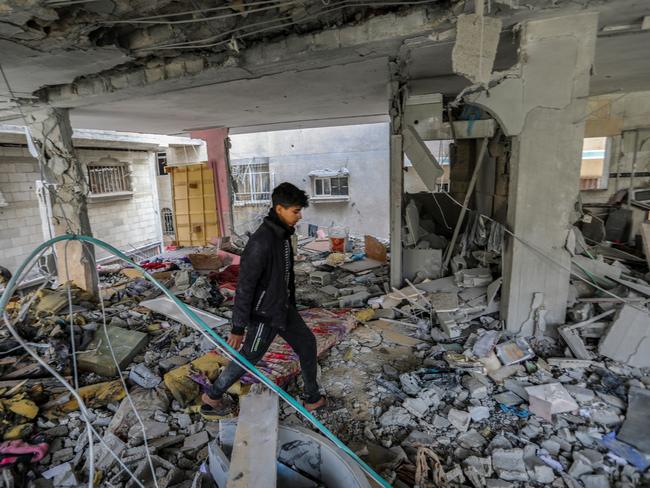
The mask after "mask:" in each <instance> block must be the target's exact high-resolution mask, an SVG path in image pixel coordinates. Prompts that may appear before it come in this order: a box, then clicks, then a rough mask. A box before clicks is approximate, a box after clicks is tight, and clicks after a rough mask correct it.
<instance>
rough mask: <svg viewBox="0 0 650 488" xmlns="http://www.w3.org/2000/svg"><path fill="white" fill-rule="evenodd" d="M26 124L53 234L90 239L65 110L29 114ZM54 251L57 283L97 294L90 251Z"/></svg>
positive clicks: (77, 245)
mask: <svg viewBox="0 0 650 488" xmlns="http://www.w3.org/2000/svg"><path fill="white" fill-rule="evenodd" d="M27 122H28V124H29V128H30V129H31V133H32V135H33V137H34V142H35V145H36V146H38V149H39V164H40V165H41V167H42V168H43V172H44V176H45V180H46V182H47V184H46V187H47V189H48V191H49V195H50V201H51V208H50V211H51V214H50V215H49V218H50V220H51V221H52V227H53V228H54V232H55V234H56V235H57V236H59V235H64V234H80V235H86V236H91V235H92V232H91V229H90V220H89V219H88V205H87V197H88V193H89V189H88V182H87V179H86V175H85V173H84V167H83V165H82V164H81V161H80V160H79V158H78V156H77V153H76V150H75V148H74V146H73V145H72V127H71V126H70V116H69V112H68V110H67V109H61V108H52V107H48V108H46V109H43V110H40V111H38V112H33V113H31V114H29V116H28V117H27ZM55 251H56V256H57V272H58V275H59V282H60V283H66V282H68V281H72V282H74V284H76V285H77V286H79V287H80V288H82V289H84V290H86V291H89V292H91V293H93V294H97V290H98V283H97V273H96V269H95V250H94V247H93V246H92V245H90V244H87V243H81V242H79V241H64V242H60V243H57V244H56V248H55Z"/></svg>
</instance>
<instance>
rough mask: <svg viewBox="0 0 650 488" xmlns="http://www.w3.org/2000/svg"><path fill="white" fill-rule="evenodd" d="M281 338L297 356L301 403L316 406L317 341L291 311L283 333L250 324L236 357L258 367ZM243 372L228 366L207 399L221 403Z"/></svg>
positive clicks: (259, 323) (240, 368)
mask: <svg viewBox="0 0 650 488" xmlns="http://www.w3.org/2000/svg"><path fill="white" fill-rule="evenodd" d="M276 335H280V337H282V338H283V339H284V340H285V341H287V343H288V344H289V345H290V346H291V348H292V349H293V350H294V351H295V352H296V354H297V355H298V359H299V360H300V368H301V370H302V378H303V380H304V382H305V391H304V399H305V401H306V402H307V403H315V402H317V401H318V400H319V399H320V396H321V395H320V389H319V387H318V382H317V381H316V373H317V368H318V357H317V354H316V337H314V333H313V332H312V331H311V330H309V327H307V324H305V321H304V320H303V319H302V317H301V316H300V314H299V313H298V311H297V310H296V309H295V308H294V307H291V309H290V310H289V314H288V315H287V325H286V328H285V329H284V330H279V329H276V328H273V327H271V326H269V325H267V324H264V323H262V322H258V323H254V324H251V325H250V326H249V327H248V328H247V329H246V337H245V338H244V343H243V345H242V348H241V350H240V351H239V353H240V354H241V355H242V356H244V357H245V358H246V359H248V360H249V361H250V362H251V363H253V364H257V362H258V361H259V360H260V359H262V357H263V356H264V354H265V353H266V351H267V350H268V349H269V346H270V345H271V343H272V342H273V339H275V336H276ZM245 372H246V371H245V370H244V368H242V367H241V366H239V364H237V363H236V362H235V361H231V362H230V363H228V365H227V366H226V368H225V369H224V370H223V371H222V372H221V374H220V375H219V377H218V378H217V379H216V381H215V382H214V383H213V384H212V387H211V388H210V391H209V392H208V396H209V397H210V398H213V399H215V400H216V399H220V398H221V397H222V396H223V394H224V393H225V392H226V391H227V390H228V388H230V387H231V386H232V385H233V384H234V383H235V382H236V381H237V380H238V379H239V378H241V377H242V376H243V375H244V373H245Z"/></svg>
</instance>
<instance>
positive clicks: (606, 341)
mask: <svg viewBox="0 0 650 488" xmlns="http://www.w3.org/2000/svg"><path fill="white" fill-rule="evenodd" d="M649 313H650V311H649V310H645V311H644V310H642V309H641V310H640V309H637V308H633V307H632V306H630V305H624V306H623V307H622V308H621V309H620V310H619V312H618V313H617V314H616V316H615V317H614V320H613V321H612V325H611V326H610V328H609V330H608V331H607V334H606V335H605V336H604V337H603V338H602V340H601V341H600V345H599V346H598V352H599V353H600V354H602V355H603V356H607V357H608V358H611V359H614V360H615V361H620V362H624V363H626V364H628V365H630V366H632V367H635V368H648V367H650V327H648V318H649V315H648V314H649Z"/></svg>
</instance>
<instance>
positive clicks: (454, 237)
mask: <svg viewBox="0 0 650 488" xmlns="http://www.w3.org/2000/svg"><path fill="white" fill-rule="evenodd" d="M487 144H488V138H487V137H484V138H483V143H482V144H481V150H480V151H479V154H478V158H477V159H476V166H475V167H474V172H473V173H472V178H471V179H470V180H469V186H468V187H467V193H466V194H465V200H463V206H462V208H461V209H460V214H459V215H458V221H457V222H456V227H455V228H454V233H453V235H452V237H451V241H449V247H448V248H447V252H446V254H445V259H444V261H443V263H442V272H443V273H444V272H445V270H446V269H447V267H448V266H449V261H450V260H451V254H452V253H453V252H454V246H455V245H456V240H457V239H458V234H459V233H460V228H461V226H462V225H463V220H464V219H465V213H467V205H468V204H469V199H470V198H471V197H472V193H474V187H475V186H476V180H477V179H478V174H479V172H480V171H481V167H482V166H483V160H484V159H485V152H486V150H487Z"/></svg>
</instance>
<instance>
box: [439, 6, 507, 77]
mask: <svg viewBox="0 0 650 488" xmlns="http://www.w3.org/2000/svg"><path fill="white" fill-rule="evenodd" d="M500 35H501V19H499V18H496V17H487V16H485V15H483V13H480V14H463V15H460V16H459V17H458V22H457V23H456V42H455V43H454V49H453V50H452V55H451V60H452V66H453V70H454V73H456V74H458V75H461V76H464V77H465V78H467V79H468V80H469V81H471V82H472V83H474V84H482V85H487V84H488V82H489V81H490V79H491V76H492V66H493V65H494V59H495V57H496V53H497V45H498V43H499V36H500Z"/></svg>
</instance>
